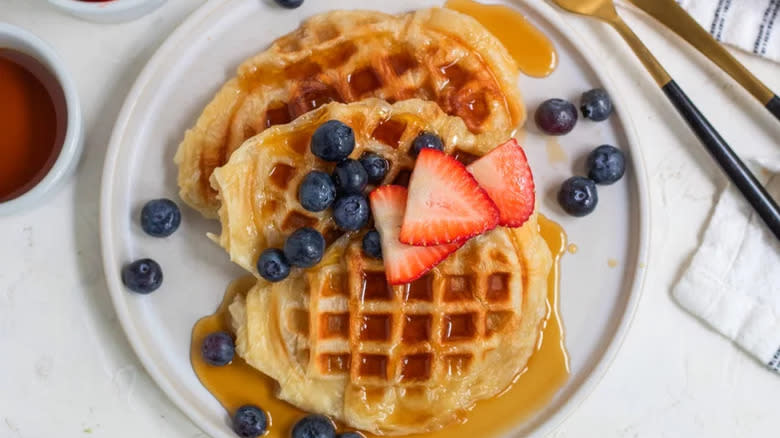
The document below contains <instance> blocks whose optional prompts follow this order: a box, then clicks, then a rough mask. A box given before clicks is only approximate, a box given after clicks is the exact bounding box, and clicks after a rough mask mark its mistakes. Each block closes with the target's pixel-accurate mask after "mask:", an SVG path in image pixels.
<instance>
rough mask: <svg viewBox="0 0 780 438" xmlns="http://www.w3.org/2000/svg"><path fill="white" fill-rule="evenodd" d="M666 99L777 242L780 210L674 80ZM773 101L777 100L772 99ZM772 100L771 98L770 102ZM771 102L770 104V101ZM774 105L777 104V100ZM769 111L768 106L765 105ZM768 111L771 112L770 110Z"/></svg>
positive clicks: (779, 227)
mask: <svg viewBox="0 0 780 438" xmlns="http://www.w3.org/2000/svg"><path fill="white" fill-rule="evenodd" d="M663 90H664V93H666V97H668V98H669V100H670V101H672V103H673V104H674V106H675V107H676V108H677V111H678V112H679V113H680V115H682V116H683V118H684V119H685V121H686V122H688V126H690V127H691V129H692V130H693V132H695V133H696V136H697V137H699V140H701V142H702V144H703V145H704V147H706V148H707V150H708V151H709V152H710V155H712V157H713V158H715V161H717V162H718V164H719V165H720V167H721V168H722V169H723V171H724V172H726V175H728V177H729V178H730V179H731V182H733V183H734V185H735V186H737V188H738V189H739V191H740V192H742V195H743V196H745V199H747V201H748V202H749V203H750V205H752V206H753V208H754V209H755V210H756V212H758V214H759V216H761V219H763V220H764V222H765V223H766V225H767V226H768V227H769V229H770V230H771V231H772V233H774V235H775V237H776V238H777V239H779V240H780V208H778V207H777V203H776V202H775V201H774V199H772V197H771V196H769V193H767V192H766V190H765V189H764V187H763V186H762V185H761V184H760V183H759V182H758V181H757V180H756V177H755V176H754V175H753V174H752V173H751V172H750V170H748V168H747V167H746V166H745V164H744V163H743V162H742V160H740V159H739V157H738V156H737V154H736V153H734V151H733V150H732V149H731V147H730V146H729V145H728V143H726V140H724V139H723V137H721V136H720V134H718V131H716V130H715V128H713V127H712V125H710V122H708V121H707V118H706V117H704V115H703V114H702V113H701V112H700V111H699V110H698V108H696V105H694V104H693V102H691V100H690V99H689V98H688V96H686V95H685V93H684V92H683V90H682V89H681V88H680V86H679V85H677V82H675V81H673V80H672V81H669V82H667V83H666V85H664V86H663ZM775 99H776V98H775ZM773 100H774V99H773ZM770 103H771V102H770ZM776 104H778V105H780V101H777V102H776ZM767 108H769V105H767ZM770 111H774V110H773V109H772V108H770Z"/></svg>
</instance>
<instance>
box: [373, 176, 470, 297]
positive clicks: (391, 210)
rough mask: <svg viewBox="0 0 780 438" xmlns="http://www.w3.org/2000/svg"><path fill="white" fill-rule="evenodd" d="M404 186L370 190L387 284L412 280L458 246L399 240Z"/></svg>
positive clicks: (403, 205)
mask: <svg viewBox="0 0 780 438" xmlns="http://www.w3.org/2000/svg"><path fill="white" fill-rule="evenodd" d="M406 195H407V190H406V189H405V188H404V187H401V186H381V187H379V188H378V189H376V190H374V191H373V192H371V195H370V198H371V211H372V212H373V214H374V223H375V224H376V228H377V230H378V231H379V235H380V236H381V238H382V258H383V259H384V261H385V275H386V276H387V281H388V282H389V283H390V284H404V283H409V282H412V281H414V280H416V279H418V278H420V277H422V275H423V274H425V273H426V272H428V271H430V270H431V268H433V267H434V266H436V265H438V264H439V263H441V262H442V260H444V259H446V258H447V256H448V255H450V254H452V253H453V252H455V251H456V250H457V249H458V248H460V247H461V244H458V243H451V244H447V245H437V246H411V245H405V244H403V243H401V241H400V240H398V234H399V233H400V231H401V221H402V220H403V217H404V210H405V208H406V197H407V196H406Z"/></svg>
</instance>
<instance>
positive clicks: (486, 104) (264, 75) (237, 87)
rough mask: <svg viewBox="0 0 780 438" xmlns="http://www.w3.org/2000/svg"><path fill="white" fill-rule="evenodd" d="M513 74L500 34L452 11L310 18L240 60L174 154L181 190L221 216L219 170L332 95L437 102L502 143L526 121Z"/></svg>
mask: <svg viewBox="0 0 780 438" xmlns="http://www.w3.org/2000/svg"><path fill="white" fill-rule="evenodd" d="M516 78H517V67H516V65H515V62H514V60H513V59H512V58H511V56H510V55H509V53H508V52H507V50H506V48H504V46H503V45H502V44H501V43H500V42H499V41H498V39H496V38H495V37H494V36H493V35H492V34H490V32H488V31H487V30H486V29H485V28H484V27H483V26H482V25H481V24H479V23H478V22H477V21H476V20H474V19H473V18H471V17H469V16H467V15H464V14H461V13H458V12H455V11H452V10H449V9H442V8H433V9H423V10H419V11H414V12H409V13H406V14H402V15H398V16H394V15H388V14H383V13H379V12H371V11H334V12H329V13H325V14H322V15H317V16H314V17H312V18H310V19H308V20H306V21H305V22H304V23H303V24H302V25H301V27H300V28H299V29H297V30H296V31H294V32H292V33H290V34H288V35H286V36H283V37H281V38H279V39H278V40H277V41H275V42H274V43H273V44H272V45H271V46H270V48H268V49H267V50H266V51H264V52H262V53H260V54H258V55H256V56H254V57H252V58H250V59H249V60H247V61H246V62H244V63H243V64H242V65H241V66H240V67H239V68H238V74H237V76H236V77H235V78H232V79H230V80H229V81H228V82H227V83H226V84H225V85H224V86H223V87H222V89H221V90H220V91H219V92H217V94H216V96H215V97H214V98H213V100H212V101H211V102H210V103H209V104H208V105H207V106H206V108H205V109H204V111H203V113H202V114H201V115H200V117H199V118H198V120H197V122H196V124H195V126H194V127H192V128H191V129H189V130H188V131H187V133H186V134H185V137H184V139H183V141H182V142H181V144H180V145H179V148H178V151H177V153H176V156H175V159H174V161H175V162H176V164H177V165H178V168H179V176H178V184H179V188H180V196H181V198H182V199H183V200H184V201H185V202H186V203H187V204H189V205H190V206H192V207H193V208H195V209H196V210H198V211H200V212H201V213H202V214H203V215H205V216H206V217H215V216H216V214H217V209H218V208H219V200H218V199H217V196H216V192H215V191H214V190H213V189H212V188H211V186H210V184H209V178H210V177H211V174H212V172H213V170H214V169H215V168H217V167H219V166H222V165H223V164H225V163H226V162H227V160H228V159H229V158H230V156H231V154H232V153H233V152H234V151H235V150H236V149H238V147H239V146H240V145H241V144H242V143H243V142H244V141H245V140H246V139H248V138H250V137H252V136H254V135H255V134H257V133H259V132H262V131H263V130H265V129H267V128H268V127H270V126H274V125H277V124H284V123H288V122H290V121H291V120H294V119H295V118H297V117H299V116H300V115H302V114H304V113H306V112H308V111H310V110H312V109H315V108H316V107H318V106H320V105H323V104H325V103H328V102H331V101H339V102H354V101H359V100H361V99H364V98H366V97H378V98H382V99H384V100H387V101H389V102H395V101H400V100H404V99H409V98H415V97H416V98H422V99H426V100H431V101H435V102H436V103H438V104H439V106H440V107H441V108H442V109H444V111H445V112H447V113H448V114H451V115H457V116H459V117H461V118H462V119H463V120H464V121H465V123H466V125H467V127H468V128H469V130H470V131H471V132H472V133H474V134H475V135H478V136H481V137H483V138H484V139H485V140H489V141H490V142H493V143H494V144H497V143H498V141H501V140H504V139H506V138H507V137H509V136H510V135H511V133H512V131H513V130H514V129H515V128H516V127H518V126H520V125H522V123H523V122H524V120H525V108H524V106H523V104H522V101H521V98H520V94H519V91H518V90H517V87H516Z"/></svg>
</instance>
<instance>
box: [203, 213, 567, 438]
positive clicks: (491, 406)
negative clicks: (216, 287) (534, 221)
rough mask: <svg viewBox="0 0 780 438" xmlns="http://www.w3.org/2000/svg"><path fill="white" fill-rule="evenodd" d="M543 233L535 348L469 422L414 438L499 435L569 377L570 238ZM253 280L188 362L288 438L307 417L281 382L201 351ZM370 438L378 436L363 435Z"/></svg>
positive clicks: (208, 324) (545, 229)
mask: <svg viewBox="0 0 780 438" xmlns="http://www.w3.org/2000/svg"><path fill="white" fill-rule="evenodd" d="M539 231H540V233H541V235H542V237H543V238H544V240H545V242H547V245H548V246H549V247H550V251H551V252H552V254H553V266H552V269H551V270H550V275H549V277H548V287H547V316H546V318H545V320H544V322H543V328H542V331H541V334H540V337H539V342H538V345H537V350H536V352H534V354H533V355H532V356H531V358H530V359H529V361H528V365H527V366H526V369H525V370H523V371H522V372H521V373H520V374H519V375H518V377H517V379H516V380H515V382H514V384H513V385H512V386H511V387H510V388H508V389H507V390H506V391H505V392H504V393H502V394H501V395H499V396H498V397H494V398H492V399H488V400H482V401H480V402H478V403H477V404H476V406H475V407H474V408H473V409H472V410H471V411H470V412H468V413H467V414H466V416H465V421H464V422H463V423H460V424H452V425H449V426H447V427H445V428H444V429H442V430H440V431H438V432H432V433H426V434H420V435H410V437H418V438H473V437H482V436H499V435H500V434H501V433H504V432H506V431H508V430H509V429H510V428H511V427H513V426H514V425H516V424H517V423H518V422H520V421H522V420H524V419H527V418H530V417H531V416H532V415H533V414H535V413H536V412H538V411H539V410H540V409H541V408H543V407H544V406H545V405H546V404H547V403H548V402H549V401H550V400H551V399H552V397H553V396H554V395H555V393H556V392H557V391H558V390H559V389H560V388H561V386H563V384H564V383H565V382H566V379H567V378H568V376H569V358H568V356H567V353H566V347H565V345H564V331H563V324H562V322H561V318H560V314H559V312H558V303H559V278H560V258H561V256H562V255H563V253H564V252H565V250H566V234H565V233H564V231H563V229H562V228H561V226H560V225H558V224H557V223H555V222H553V221H551V220H549V219H547V218H546V217H544V216H542V215H539ZM255 282H256V280H255V278H254V277H251V276H247V277H243V278H240V279H238V280H236V281H234V282H233V283H231V284H230V286H229V287H228V289H227V292H226V293H225V297H224V300H223V302H222V304H221V305H220V306H219V308H218V309H217V311H216V312H215V313H214V314H213V315H210V316H207V317H205V318H202V319H201V320H200V321H198V322H197V323H196V324H195V327H194V328H193V330H192V344H191V348H190V360H191V361H192V368H193V370H194V371H195V374H196V375H197V376H198V378H199V379H200V381H201V383H202V384H203V386H205V387H206V389H208V390H209V392H211V394H212V395H214V397H215V398H216V399H217V400H218V401H219V402H220V404H222V406H223V407H224V408H225V409H226V410H227V411H228V413H229V414H230V415H232V414H233V413H234V412H235V411H236V409H238V408H239V407H240V406H242V405H245V404H254V405H256V406H258V407H260V408H262V409H263V410H265V411H266V412H267V413H268V416H269V418H270V420H271V422H270V427H269V431H268V434H267V435H266V436H267V437H269V438H283V437H284V438H286V437H288V436H289V433H290V430H291V429H292V427H293V425H294V424H295V422H296V421H298V420H299V419H300V418H301V417H303V416H304V415H305V414H306V413H305V412H303V411H301V410H300V409H297V408H296V407H294V406H292V405H290V404H288V403H286V402H284V401H282V400H279V399H277V398H276V396H275V395H274V394H275V392H276V388H277V383H276V382H275V381H274V380H273V379H271V378H269V377H267V376H266V375H264V374H263V373H261V372H260V371H257V370H255V369H254V368H252V367H251V366H249V365H248V364H247V363H246V362H244V360H243V359H241V358H240V357H239V356H238V355H236V357H235V358H234V359H233V362H232V363H230V364H229V365H226V366H224V367H214V366H211V365H208V364H207V363H206V362H205V361H204V360H203V358H202V357H201V353H200V345H201V343H202V342H203V339H204V338H205V337H206V336H208V335H209V334H210V333H213V332H216V331H223V330H224V331H228V332H231V331H232V329H231V324H230V313H229V311H228V306H229V305H230V303H232V302H233V299H234V298H235V297H236V295H238V294H243V293H246V292H247V291H248V290H249V289H251V288H252V286H254V285H255ZM364 435H365V436H367V437H373V436H374V435H371V434H365V433H364Z"/></svg>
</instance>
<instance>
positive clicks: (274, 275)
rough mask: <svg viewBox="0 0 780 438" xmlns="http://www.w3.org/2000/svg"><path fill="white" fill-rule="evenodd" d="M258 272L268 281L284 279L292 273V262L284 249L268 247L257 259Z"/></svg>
mask: <svg viewBox="0 0 780 438" xmlns="http://www.w3.org/2000/svg"><path fill="white" fill-rule="evenodd" d="M257 272H259V273H260V276H261V277H263V278H265V279H266V280H268V281H271V282H277V281H282V280H284V279H285V278H287V276H288V275H290V262H288V261H287V257H285V256H284V252H283V251H282V250H280V249H276V248H268V249H266V250H265V251H263V252H262V253H261V254H260V257H259V258H258V259H257Z"/></svg>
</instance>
